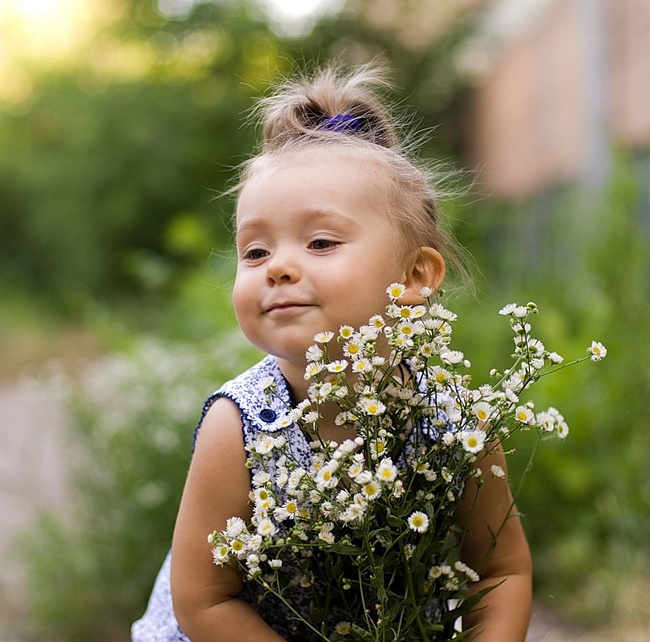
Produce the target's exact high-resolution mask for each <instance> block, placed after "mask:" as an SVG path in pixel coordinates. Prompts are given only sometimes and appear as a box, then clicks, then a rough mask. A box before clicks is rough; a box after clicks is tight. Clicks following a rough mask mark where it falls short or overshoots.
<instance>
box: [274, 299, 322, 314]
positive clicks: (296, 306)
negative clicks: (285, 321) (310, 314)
mask: <svg viewBox="0 0 650 642" xmlns="http://www.w3.org/2000/svg"><path fill="white" fill-rule="evenodd" d="M310 307H311V305H310V304H308V303H298V302H295V301H286V302H283V303H274V304H272V305H271V306H269V307H268V308H267V309H266V314H269V313H273V312H277V313H281V312H285V311H286V312H290V311H294V310H300V309H303V308H310Z"/></svg>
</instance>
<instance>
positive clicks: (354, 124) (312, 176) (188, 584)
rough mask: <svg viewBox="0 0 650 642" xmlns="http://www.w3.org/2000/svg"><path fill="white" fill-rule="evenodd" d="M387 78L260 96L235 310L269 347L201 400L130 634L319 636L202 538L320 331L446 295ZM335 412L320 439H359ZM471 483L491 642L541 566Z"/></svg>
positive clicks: (425, 201)
mask: <svg viewBox="0 0 650 642" xmlns="http://www.w3.org/2000/svg"><path fill="white" fill-rule="evenodd" d="M380 85H381V78H380V76H379V75H378V74H377V73H376V72H375V71H373V70H372V69H371V68H368V67H365V68H362V69H359V70H357V71H356V72H354V73H351V74H349V75H347V76H346V75H342V74H340V73H338V72H336V71H334V70H331V69H327V70H325V71H322V72H320V73H318V74H316V75H315V77H314V78H313V79H312V80H301V81H298V82H295V83H289V84H287V85H284V86H283V87H282V88H281V89H280V90H279V91H278V92H277V93H276V94H275V96H273V97H272V98H270V99H268V100H266V101H265V102H264V103H263V104H262V108H263V122H264V146H263V149H262V151H261V153H260V154H259V155H258V156H256V157H255V158H253V159H252V160H251V161H249V162H248V163H247V164H246V165H245V167H244V170H243V173H242V179H241V182H240V185H239V190H238V191H239V198H238V203H237V209H236V242H237V257H238V259H237V260H238V263H237V276H236V279H235V284H234V290H233V304H234V308H235V311H236V314H237V319H238V321H239V324H240V326H241V328H242V331H243V332H244V334H245V335H246V336H247V338H248V339H249V340H250V341H251V342H252V343H253V344H254V345H256V346H257V347H259V348H260V349H262V350H263V351H265V352H266V353H267V354H268V355H269V356H268V357H266V358H265V359H264V360H263V361H262V362H260V363H259V364H258V365H256V366H254V367H253V368H251V369H250V370H249V371H247V372H245V373H244V374H243V375H240V376H239V377H237V378H236V379H234V380H233V381H231V382H229V383H227V384H225V385H224V386H223V387H222V388H221V389H220V390H219V391H217V392H216V393H215V394H214V395H213V396H212V397H210V398H209V399H208V401H207V402H206V404H205V407H204V412H203V416H202V418H201V422H200V424H199V426H200V430H199V431H198V435H197V438H196V444H195V452H194V455H193V459H192V463H191V466H190V470H189V474H188V478H187V484H186V487H185V491H184V494H183V499H182V502H181V506H180V509H179V513H178V519H177V523H176V528H175V532H174V538H173V545H172V550H171V553H170V555H169V556H168V558H167V560H166V562H165V564H164V565H163V568H162V569H161V571H160V574H159V577H158V579H157V582H156V585H155V587H154V591H153V595H152V597H151V600H150V603H149V607H148V609H147V612H146V614H145V615H144V617H143V618H142V619H141V620H139V621H138V622H136V623H135V624H134V626H133V630H132V633H133V639H134V640H135V642H153V641H160V642H163V641H165V642H172V641H179V642H180V641H186V640H188V639H189V640H192V641H193V642H202V641H204V640H205V641H210V642H213V641H222V640H223V641H233V642H234V641H236V642H245V641H250V642H273V641H280V640H286V639H291V640H298V639H299V640H306V639H309V637H308V636H306V635H305V634H304V632H303V633H302V634H301V635H298V634H297V633H295V632H293V631H292V627H291V624H290V622H291V620H290V618H289V617H288V613H287V611H286V610H284V607H283V606H282V605H281V604H278V603H275V602H273V600H268V599H267V600H264V601H263V602H261V603H259V604H258V602H256V601H254V600H248V599H246V598H244V597H243V591H242V589H243V585H242V580H241V578H240V576H239V574H238V573H237V572H236V571H235V570H233V569H232V568H229V567H228V566H222V567H217V566H216V565H214V564H213V563H212V554H211V548H210V546H209V544H208V543H207V542H206V536H207V535H208V534H209V533H211V532H212V531H213V530H215V529H217V530H222V529H224V528H225V527H226V520H227V519H228V518H230V517H232V516H239V517H242V518H244V519H245V520H249V519H250V517H251V504H250V501H249V492H250V490H251V471H250V470H249V469H248V468H247V467H246V446H247V445H250V444H251V443H252V442H253V441H254V440H255V438H256V436H257V435H258V434H259V431H260V430H265V428H267V429H268V424H265V422H266V421H268V412H271V415H273V412H272V409H269V408H267V407H266V406H268V404H269V401H268V400H267V399H266V398H265V395H264V394H262V393H261V392H259V390H260V387H259V385H258V384H259V382H260V381H261V380H262V379H266V378H268V377H269V376H271V377H273V378H274V379H275V381H276V386H277V389H278V390H279V391H280V394H281V395H282V396H284V401H285V402H286V403H294V404H295V403H296V402H297V401H300V400H301V399H303V398H305V397H306V396H307V382H306V381H305V379H304V369H305V365H306V357H305V352H306V350H307V348H308V347H309V346H310V345H312V343H313V337H314V335H315V334H316V333H317V332H321V331H325V330H331V331H337V330H338V328H339V327H340V326H341V325H344V324H349V325H353V326H355V327H359V326H360V325H362V324H364V323H367V321H368V319H369V318H370V317H371V316H372V315H374V314H378V313H381V312H382V311H383V310H384V308H385V305H386V287H387V286H388V285H389V284H391V283H395V282H399V283H403V284H405V285H406V292H405V294H404V296H403V297H402V299H400V303H404V304H418V303H422V302H423V299H422V298H421V296H420V292H421V290H422V288H430V289H431V290H433V291H436V290H437V289H438V288H439V287H440V285H441V284H442V282H443V279H444V277H445V260H444V259H443V254H444V255H447V258H450V257H451V254H450V250H449V243H448V242H446V240H445V237H444V235H443V233H442V232H441V230H440V229H439V227H438V222H437V218H438V216H437V207H436V200H435V198H434V194H433V191H432V188H431V187H430V186H429V181H428V176H427V175H426V173H425V172H424V171H423V170H421V169H419V168H418V167H417V166H416V165H415V163H414V162H413V161H412V160H411V159H410V158H409V156H408V155H407V153H406V152H405V150H404V149H403V148H402V147H401V146H400V143H399V140H398V137H397V134H396V127H395V126H394V125H393V124H392V122H391V119H390V117H389V115H388V112H387V110H386V109H385V108H384V107H383V105H382V104H381V102H380V100H379V99H378V98H377V94H376V89H377V88H378V87H379V86H380ZM452 260H453V257H452ZM336 412H337V409H336V408H327V407H324V408H323V419H322V421H321V423H320V427H319V433H320V436H321V437H322V438H323V439H326V440H335V441H337V442H339V443H340V442H341V441H343V440H344V439H348V438H350V437H351V435H350V429H349V428H345V427H341V426H337V425H336V424H335V422H334V416H335V415H336ZM265 413H267V414H265ZM352 436H354V435H352ZM290 438H291V439H293V440H295V443H296V451H297V452H299V453H302V455H301V456H302V457H303V458H304V459H305V461H306V465H307V466H308V463H309V457H310V454H309V453H310V447H309V438H308V437H307V436H306V435H305V434H304V433H302V431H300V430H299V429H297V428H296V429H295V430H294V432H293V433H291V437H290ZM491 464H497V465H500V466H501V467H503V468H505V462H504V461H503V455H502V454H501V453H495V454H490V455H488V456H487V457H486V458H485V460H484V461H483V463H482V465H485V466H487V467H488V468H489V466H490V465H491ZM253 472H254V471H253ZM473 484H474V482H472V481H469V482H468V483H467V486H468V487H469V486H470V485H473ZM469 490H470V489H466V492H465V497H467V498H468V499H464V500H461V504H460V506H459V509H458V511H457V518H458V520H459V521H460V522H461V523H463V524H464V525H465V526H467V529H468V531H467V532H468V535H467V537H466V538H465V540H464V544H463V548H462V556H463V560H464V561H465V562H466V563H467V564H469V565H470V566H471V567H473V568H476V569H477V570H478V571H479V573H480V575H481V578H482V579H481V581H480V582H479V583H478V584H477V585H476V587H475V590H480V589H481V588H483V587H486V586H494V585H498V587H497V588H496V589H494V590H493V591H491V592H489V593H488V594H487V595H486V596H485V597H484V598H483V599H482V601H481V606H482V607H483V608H481V609H479V610H477V611H475V612H474V613H473V614H472V615H471V616H470V617H468V618H466V619H467V621H465V622H463V626H464V627H465V628H469V627H471V626H475V625H477V629H476V630H477V631H478V635H477V638H476V639H478V640H480V642H523V640H524V639H525V636H526V630H527V626H528V621H529V617H530V607H531V560H530V554H529V551H528V546H527V543H526V539H525V536H524V534H523V531H522V528H521V525H520V522H519V519H518V517H517V515H516V511H515V510H514V508H513V504H512V498H511V496H510V494H509V491H508V486H507V484H505V483H503V480H486V481H485V483H484V484H483V485H482V486H481V487H480V489H479V490H478V491H477V489H476V488H473V489H471V490H472V491H473V492H469ZM476 492H478V501H477V502H475V501H474V499H475V495H476ZM494 533H498V537H497V539H496V541H495V539H494V535H493V534H494ZM308 601H309V597H308V596H307V597H306V602H307V605H306V606H305V607H304V610H303V612H304V613H306V614H308V613H309V610H308ZM296 607H297V608H298V609H299V610H300V609H303V606H302V605H296Z"/></svg>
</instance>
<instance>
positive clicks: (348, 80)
mask: <svg viewBox="0 0 650 642" xmlns="http://www.w3.org/2000/svg"><path fill="white" fill-rule="evenodd" d="M389 86H390V84H389V83H388V81H387V80H386V76H385V73H384V72H383V71H382V70H381V69H379V68H378V67H376V66H373V65H364V66H361V67H358V68H356V69H354V70H352V71H348V72H344V71H343V70H341V69H339V68H337V67H334V66H328V67H326V68H324V69H322V70H320V71H318V72H317V73H316V74H315V75H314V76H312V77H308V76H301V77H299V78H294V79H291V80H287V81H285V82H284V83H283V84H281V85H280V86H279V87H278V88H277V91H276V92H275V93H274V94H273V95H272V96H270V97H268V98H264V99H262V100H261V101H260V104H259V106H258V107H259V110H260V114H261V117H262V126H263V136H264V141H263V142H264V149H265V150H266V151H270V150H273V149H276V148H278V147H281V146H283V145H285V144H286V143H290V142H292V141H296V140H298V139H300V138H303V137H305V136H331V133H332V132H331V130H332V128H331V127H328V124H329V123H331V122H332V121H331V120H330V119H332V118H336V117H340V116H342V115H344V116H346V117H351V118H353V119H354V124H355V125H354V136H355V137H356V138H358V139H364V140H366V141H368V142H371V143H375V144H377V145H380V146H382V147H387V148H389V149H393V148H396V147H398V146H399V139H398V136H397V132H396V131H395V127H394V125H393V123H392V118H391V116H390V114H389V112H388V110H387V108H386V107H385V106H384V104H383V101H382V100H381V99H380V98H379V92H380V90H382V89H386V88H387V87H389Z"/></svg>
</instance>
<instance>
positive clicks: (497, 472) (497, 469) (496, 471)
mask: <svg viewBox="0 0 650 642" xmlns="http://www.w3.org/2000/svg"><path fill="white" fill-rule="evenodd" d="M490 473H491V474H492V477H495V478H502V477H505V476H506V473H505V471H504V470H503V468H501V466H499V465H497V464H492V466H490Z"/></svg>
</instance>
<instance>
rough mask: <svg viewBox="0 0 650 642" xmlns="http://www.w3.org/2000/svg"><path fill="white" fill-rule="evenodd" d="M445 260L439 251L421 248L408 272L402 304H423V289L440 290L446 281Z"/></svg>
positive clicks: (413, 258) (416, 252)
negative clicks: (421, 292)
mask: <svg viewBox="0 0 650 642" xmlns="http://www.w3.org/2000/svg"><path fill="white" fill-rule="evenodd" d="M445 273H446V266H445V260H444V259H443V258H442V255H441V254H440V252H438V250H434V249H433V248H432V247H420V248H418V249H417V250H416V251H415V252H414V253H413V255H412V257H411V261H410V263H409V265H408V266H407V271H406V282H405V285H406V292H404V294H403V295H402V297H401V298H400V303H404V304H406V305H417V304H419V303H422V302H423V300H424V299H423V298H422V295H421V294H420V291H421V290H422V288H425V287H426V288H431V290H432V291H433V292H435V291H436V290H438V289H439V288H440V286H441V285H442V282H443V281H444V279H445Z"/></svg>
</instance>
